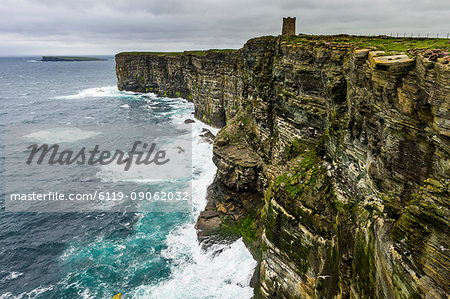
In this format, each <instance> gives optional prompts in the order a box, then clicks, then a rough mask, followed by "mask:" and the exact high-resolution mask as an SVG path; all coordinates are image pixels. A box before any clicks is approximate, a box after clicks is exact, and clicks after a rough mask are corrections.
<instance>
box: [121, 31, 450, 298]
mask: <svg viewBox="0 0 450 299" xmlns="http://www.w3.org/2000/svg"><path fill="white" fill-rule="evenodd" d="M433 55H434V54H433ZM428 56H430V55H428ZM430 57H431V56H430ZM438 57H439V56H438ZM432 60H435V61H432ZM116 62H117V67H116V69H117V77H118V85H119V88H120V89H123V90H131V91H140V92H155V93H158V94H161V95H167V96H172V97H173V96H180V97H185V98H188V99H190V100H192V101H193V102H194V104H195V114H196V117H197V118H199V119H201V120H203V121H205V122H207V123H210V124H212V125H215V126H220V127H222V126H224V127H223V128H222V130H221V131H220V132H219V134H218V136H217V137H216V140H215V143H214V162H215V164H216V165H217V167H218V171H217V175H216V179H215V182H214V184H213V186H211V188H210V194H209V204H208V206H207V211H206V212H204V213H202V215H201V216H200V218H199V221H198V223H197V226H198V228H199V229H200V230H203V232H202V233H201V238H203V239H207V238H208V235H211V234H214V233H220V232H224V231H225V232H230V227H233V228H234V230H235V231H236V232H238V233H240V234H241V235H243V236H244V238H245V239H246V240H247V241H248V242H247V243H248V244H249V247H250V248H251V249H252V251H253V252H254V253H255V254H256V256H257V258H258V259H260V267H259V270H258V271H259V273H258V274H259V275H258V276H257V277H258V280H259V283H257V284H256V288H255V290H256V296H257V297H264V298H303V297H317V298H331V297H353V298H396V297H398V298H409V297H427V298H448V296H449V293H450V271H449V266H450V251H449V250H450V244H449V242H450V241H449V240H450V238H449V198H450V193H449V192H450V190H449V188H450V66H449V64H448V59H447V58H436V55H435V56H432V57H431V58H426V57H425V56H424V55H423V54H421V53H420V52H417V54H415V55H414V56H411V57H410V56H407V55H400V54H398V55H395V54H394V55H386V53H380V52H377V51H374V50H367V49H355V48H354V47H352V46H349V45H345V44H334V43H331V44H330V43H324V42H322V41H315V40H311V41H305V40H302V41H301V42H299V41H298V40H296V39H295V38H284V37H262V38H256V39H252V40H250V41H248V42H247V43H246V44H245V46H244V47H243V48H242V49H240V50H238V51H229V52H217V51H209V52H205V53H201V54H197V55H195V54H190V53H185V54H183V55H173V56H168V55H166V56H164V55H153V54H145V53H123V54H118V55H117V56H116ZM232 230H233V229H231V231H232ZM258 253H259V254H260V255H259V256H258Z"/></svg>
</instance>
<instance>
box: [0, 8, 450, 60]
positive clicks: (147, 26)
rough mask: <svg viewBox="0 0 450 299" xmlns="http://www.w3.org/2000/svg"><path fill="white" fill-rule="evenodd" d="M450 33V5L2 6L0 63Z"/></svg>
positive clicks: (0, 12) (0, 13)
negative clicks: (286, 23)
mask: <svg viewBox="0 0 450 299" xmlns="http://www.w3.org/2000/svg"><path fill="white" fill-rule="evenodd" d="M283 16H295V17H297V32H301V33H308V34H335V33H349V34H390V33H393V34H394V35H396V33H399V34H400V35H403V33H405V32H406V33H407V34H408V35H410V34H411V33H414V34H417V33H420V34H421V35H426V34H427V33H430V34H433V35H436V33H439V34H440V36H443V35H446V34H447V32H449V31H450V1H449V0H433V1H430V0H428V1H427V0H376V1H375V0H371V1H367V0H309V1H304V0H247V1H237V0H73V1H72V0H71V1H69V0H0V56H11V55H15V56H17V55H69V54H78V55H93V54H96V55H110V54H111V55H112V54H115V53H117V52H120V51H130V50H147V51H179V50H186V49H191V50H192V49H209V48H240V47H241V46H242V45H243V44H244V43H245V41H246V40H248V39H249V38H251V37H256V36H262V35H278V34H279V33H280V32H281V23H282V17H283Z"/></svg>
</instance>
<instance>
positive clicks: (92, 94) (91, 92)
mask: <svg viewBox="0 0 450 299" xmlns="http://www.w3.org/2000/svg"><path fill="white" fill-rule="evenodd" d="M119 95H120V92H119V90H118V89H117V87H116V86H105V87H95V88H87V89H83V90H81V91H79V92H78V93H76V94H72V95H66V96H57V97H53V99H66V100H77V99H85V98H104V97H117V96H119Z"/></svg>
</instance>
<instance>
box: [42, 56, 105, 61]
mask: <svg viewBox="0 0 450 299" xmlns="http://www.w3.org/2000/svg"><path fill="white" fill-rule="evenodd" d="M105 60H108V59H103V58H96V57H76V56H42V61H105Z"/></svg>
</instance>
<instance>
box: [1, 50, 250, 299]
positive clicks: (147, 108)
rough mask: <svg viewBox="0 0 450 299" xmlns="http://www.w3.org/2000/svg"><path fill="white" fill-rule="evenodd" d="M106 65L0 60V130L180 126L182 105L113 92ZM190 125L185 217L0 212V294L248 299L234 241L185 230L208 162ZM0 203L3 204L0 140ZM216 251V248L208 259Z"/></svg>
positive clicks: (241, 251)
mask: <svg viewBox="0 0 450 299" xmlns="http://www.w3.org/2000/svg"><path fill="white" fill-rule="evenodd" d="M115 86H116V79H115V73H114V61H113V59H109V60H108V61H92V62H45V63H44V62H38V61H37V58H33V57H31V58H0V87H1V89H0V128H1V131H2V132H3V131H4V129H5V128H6V126H8V125H11V124H41V123H42V124H83V125H84V124H85V125H93V124H113V125H117V126H120V125H123V124H140V123H157V124H160V125H163V126H173V125H174V124H181V123H183V121H184V120H185V119H187V118H192V112H193V105H192V104H191V103H189V102H187V101H186V100H183V99H167V98H158V97H156V96H154V95H152V94H135V93H130V92H119V91H118V90H117V88H116V87H115ZM192 126H193V140H192V147H193V153H194V155H193V211H192V212H191V213H106V212H103V213H10V212H8V211H7V210H5V208H4V206H3V204H2V209H1V210H0V228H1V229H0V298H110V297H112V296H113V295H115V294H116V293H118V292H121V293H122V294H123V298H249V297H251V296H252V293H253V290H252V289H251V288H250V287H249V286H248V284H249V280H250V278H251V275H252V274H253V269H254V267H255V261H254V260H253V259H252V257H251V255H250V254H249V253H248V251H247V250H246V248H245V246H244V245H243V243H242V241H241V240H238V241H237V242H235V243H233V244H230V245H224V244H223V245H217V246H215V247H213V248H211V249H210V250H209V251H208V252H202V251H201V250H200V246H199V245H198V244H197V240H196V233H195V229H194V224H195V220H196V217H197V216H198V213H199V212H200V211H201V210H202V209H203V207H204V205H205V199H204V197H205V193H206V187H207V186H208V184H210V183H211V181H212V179H213V176H214V173H215V166H214V165H213V163H212V162H211V152H212V146H211V145H210V144H208V143H206V142H204V141H203V140H202V139H201V137H199V134H200V132H201V130H202V129H203V128H208V129H210V130H211V131H213V132H216V131H217V130H215V129H213V128H209V127H208V126H206V125H205V124H202V123H200V122H198V121H196V122H195V123H194V124H192ZM0 140H1V143H0V144H1V147H0V153H1V160H0V171H1V173H2V175H1V182H0V183H1V184H0V200H1V202H2V203H3V201H4V196H5V194H4V178H3V176H4V172H5V169H4V164H5V158H4V156H5V153H4V142H3V140H4V136H3V134H2V135H1V136H0ZM217 252H221V253H220V254H217Z"/></svg>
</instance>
